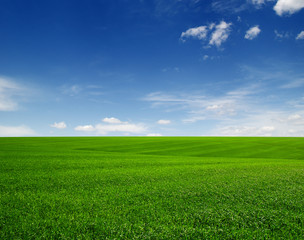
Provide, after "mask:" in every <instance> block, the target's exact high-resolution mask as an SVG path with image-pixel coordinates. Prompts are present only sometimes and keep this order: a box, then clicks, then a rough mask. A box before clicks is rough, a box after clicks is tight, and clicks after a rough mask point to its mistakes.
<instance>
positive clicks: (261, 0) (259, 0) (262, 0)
mask: <svg viewBox="0 0 304 240" xmlns="http://www.w3.org/2000/svg"><path fill="white" fill-rule="evenodd" d="M252 3H253V4H257V5H262V4H264V3H265V0H252Z"/></svg>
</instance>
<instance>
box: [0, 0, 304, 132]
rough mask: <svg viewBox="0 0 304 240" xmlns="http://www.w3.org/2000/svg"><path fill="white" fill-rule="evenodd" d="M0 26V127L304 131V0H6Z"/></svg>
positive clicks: (29, 129) (14, 129) (0, 8)
mask: <svg viewBox="0 0 304 240" xmlns="http://www.w3.org/2000/svg"><path fill="white" fill-rule="evenodd" d="M0 36H1V37H0V136H129V135H130V136H159V135H162V136H304V0H116V1H110V0H108V1H107V0H89V1H79V0H74V1H67V0H60V1H58V0H52V1H33V0H28V1H21V0H9V1H8V0H4V1H1V2H0Z"/></svg>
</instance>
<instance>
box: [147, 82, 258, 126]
mask: <svg viewBox="0 0 304 240" xmlns="http://www.w3.org/2000/svg"><path fill="white" fill-rule="evenodd" d="M254 90H255V89H254V86H250V87H247V88H240V89H236V90H235V91H230V92H227V93H226V94H225V95H223V96H220V97H214V96H203V95H196V94H192V93H189V94H185V93H184V94H175V95H168V94H164V93H161V92H155V93H150V94H148V95H147V96H146V97H145V98H144V100H145V101H149V102H151V103H152V107H164V108H166V109H170V110H169V111H173V110H177V111H185V112H186V114H187V117H186V118H185V119H184V120H183V121H184V122H186V123H193V122H196V121H201V120H205V119H216V120H224V119H226V118H231V117H233V116H234V115H237V114H239V113H242V112H245V111H247V108H248V101H249V100H250V95H251V94H252V92H253V91H254ZM245 99H246V100H247V103H245Z"/></svg>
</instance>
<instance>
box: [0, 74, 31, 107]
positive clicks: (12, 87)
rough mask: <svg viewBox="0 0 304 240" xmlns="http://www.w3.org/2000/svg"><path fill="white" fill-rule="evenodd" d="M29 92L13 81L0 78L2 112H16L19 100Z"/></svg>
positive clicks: (0, 105)
mask: <svg viewBox="0 0 304 240" xmlns="http://www.w3.org/2000/svg"><path fill="white" fill-rule="evenodd" d="M27 91H28V90H27V89H25V88H24V87H21V86H20V85H19V84H17V83H15V82H13V81H12V80H9V79H7V78H3V77H0V111H16V110H17V109H18V101H19V98H20V97H24V96H25V93H26V92H27Z"/></svg>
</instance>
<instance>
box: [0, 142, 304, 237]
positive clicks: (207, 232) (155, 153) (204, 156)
mask: <svg viewBox="0 0 304 240" xmlns="http://www.w3.org/2000/svg"><path fill="white" fill-rule="evenodd" d="M0 239H304V138H254V137H252V138H220V137H74V138H72V137H62V138H55V137H53V138H0Z"/></svg>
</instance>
